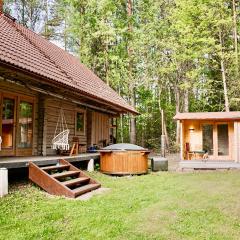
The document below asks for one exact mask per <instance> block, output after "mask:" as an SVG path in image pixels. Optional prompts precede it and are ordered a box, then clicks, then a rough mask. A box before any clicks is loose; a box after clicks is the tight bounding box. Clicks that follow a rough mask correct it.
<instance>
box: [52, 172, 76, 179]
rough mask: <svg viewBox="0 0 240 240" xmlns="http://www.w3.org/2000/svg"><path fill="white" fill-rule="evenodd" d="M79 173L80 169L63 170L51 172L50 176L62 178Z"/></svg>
mask: <svg viewBox="0 0 240 240" xmlns="http://www.w3.org/2000/svg"><path fill="white" fill-rule="evenodd" d="M79 173H80V171H65V172H61V173H55V174H51V175H50V176H52V177H54V178H64V177H71V176H76V175H77V174H79Z"/></svg>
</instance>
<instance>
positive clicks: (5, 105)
mask: <svg viewBox="0 0 240 240" xmlns="http://www.w3.org/2000/svg"><path fill="white" fill-rule="evenodd" d="M33 107H34V101H33V99H32V98H29V97H24V96H19V95H12V94H10V93H1V92H0V116H1V117H0V136H1V139H0V140H1V150H0V156H30V155H32V147H33V119H34V115H33V112H34V111H33Z"/></svg>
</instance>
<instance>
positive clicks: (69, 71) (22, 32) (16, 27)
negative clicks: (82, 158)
mask: <svg viewBox="0 0 240 240" xmlns="http://www.w3.org/2000/svg"><path fill="white" fill-rule="evenodd" d="M0 62H5V63H8V64H11V65H13V66H16V67H18V68H21V69H23V70H25V71H28V72H32V73H34V74H37V75H39V76H41V77H44V78H46V79H50V80H54V81H56V83H60V84H63V85H65V86H66V87H70V88H74V89H76V91H77V92H80V93H81V94H82V95H85V96H88V97H91V98H94V99H96V100H99V101H104V102H105V103H106V104H108V105H113V106H116V107H119V108H120V109H122V110H123V111H125V112H133V113H137V112H136V110H135V109H134V108H133V107H132V106H130V105H129V104H128V103H127V102H126V101H125V100H124V99H123V98H122V97H120V96H119V95H118V94H117V93H116V92H115V91H114V90H113V89H112V88H111V87H109V86H108V85H107V84H105V83H104V82H103V81H102V80H101V79H100V78H99V77H97V76H96V75H95V74H94V73H93V72H92V71H91V70H89V69H88V68H87V67H86V66H84V65H83V64H81V63H80V62H79V60H78V59H77V58H76V57H74V56H73V55H71V54H69V53H67V52H66V51H64V50H62V49H61V48H59V47H57V46H56V45H54V44H53V43H51V42H49V41H48V40H46V39H45V38H43V37H42V36H40V35H38V34H36V33H34V32H33V31H31V30H29V29H27V28H25V27H24V26H22V25H20V24H18V23H17V22H15V21H13V20H12V19H10V18H8V17H7V16H5V15H4V14H3V13H1V12H0Z"/></svg>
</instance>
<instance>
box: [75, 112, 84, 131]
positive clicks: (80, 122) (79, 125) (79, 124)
mask: <svg viewBox="0 0 240 240" xmlns="http://www.w3.org/2000/svg"><path fill="white" fill-rule="evenodd" d="M76 133H77V134H83V135H84V134H85V112H84V111H82V112H80V111H78V112H77V113H76Z"/></svg>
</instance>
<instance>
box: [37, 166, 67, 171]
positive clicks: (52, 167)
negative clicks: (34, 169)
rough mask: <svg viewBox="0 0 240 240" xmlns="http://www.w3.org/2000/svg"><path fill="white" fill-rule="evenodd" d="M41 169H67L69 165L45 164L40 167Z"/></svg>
mask: <svg viewBox="0 0 240 240" xmlns="http://www.w3.org/2000/svg"><path fill="white" fill-rule="evenodd" d="M41 169H42V170H44V171H52V170H64V169H69V165H54V166H46V167H41Z"/></svg>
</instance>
